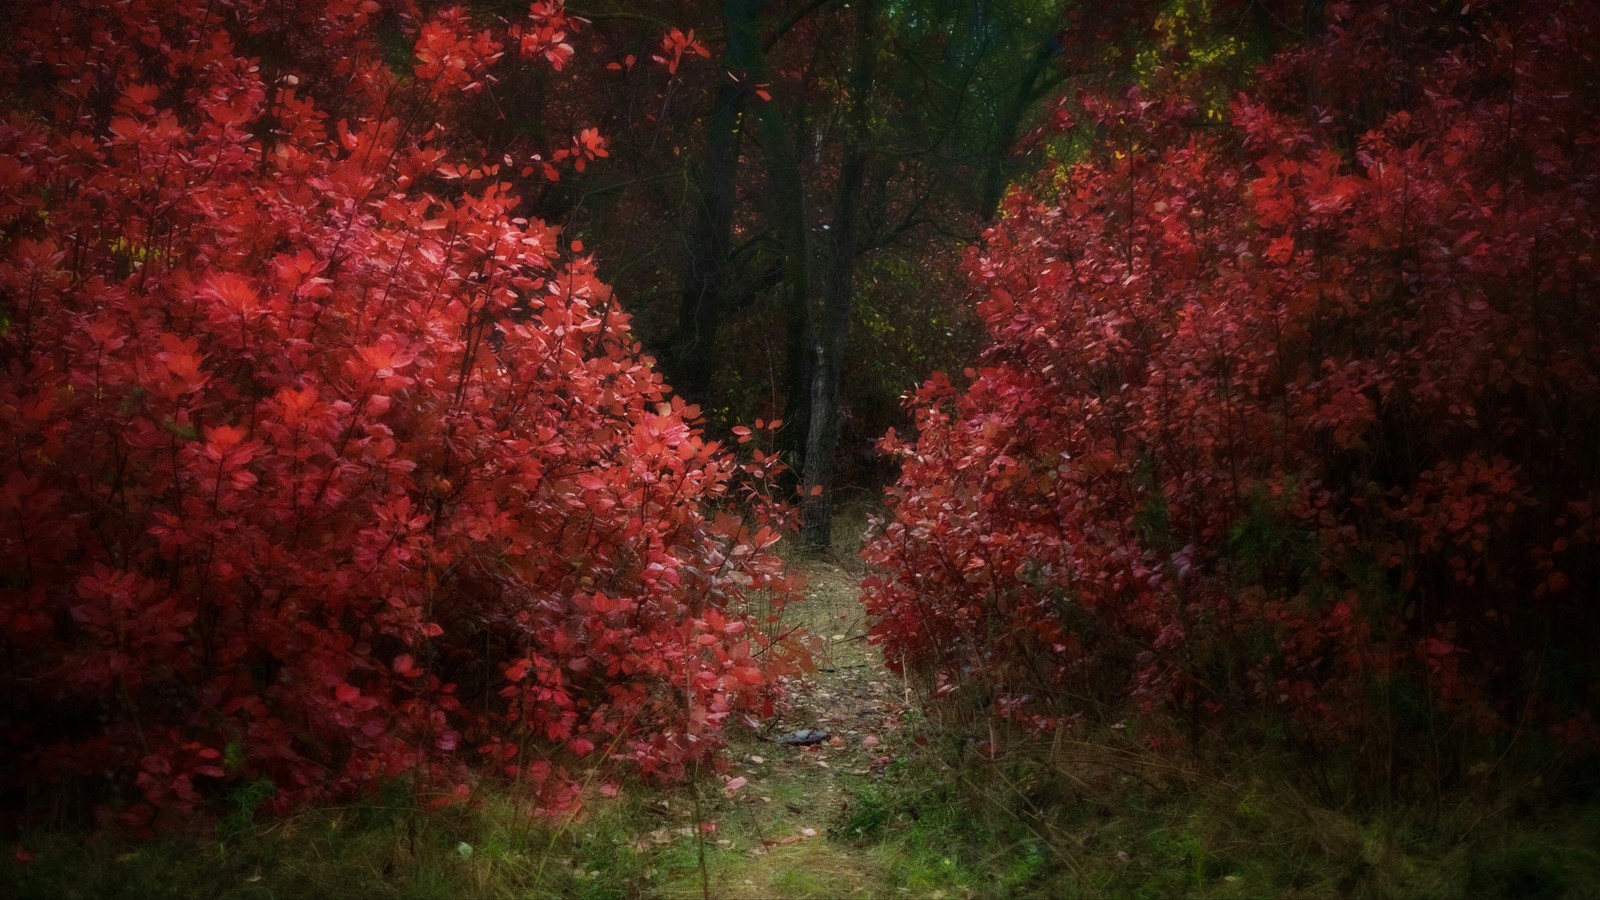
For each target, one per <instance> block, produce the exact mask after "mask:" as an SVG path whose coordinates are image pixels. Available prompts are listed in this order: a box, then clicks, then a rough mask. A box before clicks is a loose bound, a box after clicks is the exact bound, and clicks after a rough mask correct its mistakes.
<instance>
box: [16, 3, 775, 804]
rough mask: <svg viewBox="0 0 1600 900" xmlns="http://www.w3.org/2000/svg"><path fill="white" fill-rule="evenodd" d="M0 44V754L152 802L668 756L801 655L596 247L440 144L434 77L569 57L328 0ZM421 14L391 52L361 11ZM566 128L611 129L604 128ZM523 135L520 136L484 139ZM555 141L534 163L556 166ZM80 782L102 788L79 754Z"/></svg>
mask: <svg viewBox="0 0 1600 900" xmlns="http://www.w3.org/2000/svg"><path fill="white" fill-rule="evenodd" d="M10 15H11V16H12V17H13V20H14V22H15V25H14V26H13V28H14V31H13V32H12V33H13V34H14V40H13V41H12V44H11V46H9V47H8V48H7V49H6V51H5V52H4V53H3V54H0V84H4V85H6V86H7V88H6V91H5V95H6V97H7V99H6V100H4V101H0V103H3V106H0V370H3V371H0V646H3V651H0V696H3V697H4V698H5V700H4V703H3V704H0V705H3V712H0V741H3V743H0V748H3V749H0V759H3V762H0V772H3V774H0V779H3V783H0V790H3V791H5V792H6V793H7V794H9V795H11V796H12V797H16V796H17V792H20V791H21V790H23V788H24V787H26V786H28V785H30V784H33V783H36V782H38V781H39V780H41V779H42V780H51V781H56V780H63V779H75V780H77V782H78V783H79V784H80V785H88V786H89V788H88V792H87V796H89V797H90V799H92V800H95V801H97V802H108V801H109V802H110V803H109V805H107V806H105V807H104V808H105V809H107V810H120V811H121V814H122V817H123V818H124V819H125V820H126V821H129V822H133V823H145V822H149V821H151V820H152V819H153V818H155V817H157V816H162V815H168V814H172V813H182V812H185V811H187V810H190V809H192V808H194V807H195V806H196V805H198V804H200V803H202V802H203V801H204V800H205V799H206V798H207V797H211V796H215V795H217V794H218V793H220V792H221V791H223V790H225V789H226V788H227V786H228V785H230V784H234V783H239V782H244V781H253V780H259V779H263V778H266V779H271V780H272V782H274V783H275V784H276V786H277V788H278V792H277V795H276V798H275V800H274V801H273V802H274V804H275V805H276V806H277V807H278V808H287V807H289V806H292V805H295V804H299V803H303V802H307V801H311V800H317V799H326V798H333V797H338V796H345V795H349V794H351V793H352V792H355V791H358V790H360V789H363V788H364V787H366V786H369V785H372V784H374V783H375V782H378V781H380V780H383V779H391V778H396V777H400V776H405V777H407V778H411V779H415V780H416V783H417V784H418V786H419V788H420V789H421V790H422V791H423V792H424V793H427V794H431V795H433V796H436V797H443V798H451V797H458V796H462V795H464V794H465V792H466V790H467V787H466V785H467V774H468V771H469V766H470V767H476V768H477V770H478V771H481V772H485V773H489V774H493V775H506V776H510V777H513V778H516V779H519V780H520V781H521V782H523V783H524V784H525V785H526V786H527V787H528V789H530V790H532V791H535V792H538V794H539V795H540V796H542V798H543V799H542V802H543V804H544V806H545V807H546V808H547V809H556V808H559V807H560V806H561V805H562V804H564V803H566V802H568V801H569V800H570V799H571V798H572V782H571V779H570V778H569V776H568V774H567V773H568V771H569V767H570V766H571V764H572V763H573V761H575V760H579V759H583V758H585V757H588V756H590V755H591V754H595V753H605V754H607V755H608V756H610V757H614V758H620V759H625V760H629V761H631V762H632V763H633V764H634V765H635V766H636V768H637V770H638V771H639V772H641V773H643V774H645V775H647V776H659V777H664V778H673V777H678V776H681V775H682V774H683V773H684V772H685V770H686V767H689V766H692V765H696V764H698V763H701V762H704V761H706V760H708V759H709V758H710V756H711V754H712V752H713V751H714V749H715V748H716V747H717V746H718V744H719V736H720V734H721V731H722V728H723V726H724V724H725V723H726V722H728V720H729V719H730V717H735V716H739V715H743V714H747V713H750V712H759V711H760V710H761V709H762V708H763V707H764V706H766V707H770V704H771V701H772V690H773V685H772V681H771V677H772V675H773V674H774V673H775V672H778V671H782V670H783V667H784V666H785V665H787V664H788V663H787V662H786V659H787V654H786V653H785V652H784V648H782V647H779V646H776V645H774V644H773V643H772V641H771V640H769V634H770V632H769V631H768V630H766V629H765V626H766V624H767V622H768V619H767V618H766V616H767V614H768V612H769V611H770V610H776V609H779V608H781V605H782V603H783V602H784V601H785V600H786V599H788V598H789V597H790V596H791V595H792V594H793V589H794V584H793V582H791V581H790V580H789V578H788V577H787V576H785V574H784V572H783V570H782V567H781V565H780V564H779V562H778V561H777V560H776V558H775V557H773V556H772V555H770V554H769V553H767V552H765V548H767V547H768V546H770V544H771V543H772V542H773V541H775V540H776V537H777V533H776V532H775V531H774V530H773V528H772V527H770V526H772V525H775V524H777V522H776V521H775V517H776V516H778V515H779V514H778V513H777V512H776V511H775V510H774V509H773V508H770V507H768V508H766V509H765V512H762V511H759V510H758V512H757V513H756V514H755V515H754V516H753V517H752V518H750V519H749V521H746V520H743V519H741V518H739V517H737V516H734V515H732V514H729V513H725V512H715V511H714V510H715V509H717V508H721V507H727V506H730V505H732V504H731V500H732V499H734V498H733V497H731V496H730V495H732V494H734V493H738V492H743V491H746V490H754V489H755V488H756V487H758V486H759V483H760V481H761V479H762V478H763V477H764V476H765V475H767V474H769V473H770V469H771V466H772V461H771V460H767V459H764V458H762V457H760V456H759V455H758V456H757V459H756V462H754V463H748V464H741V463H739V462H737V461H735V460H734V459H732V458H731V457H730V456H729V455H728V454H727V453H725V452H724V451H723V449H722V448H720V447H719V446H718V445H717V444H715V443H708V442H706V441H705V440H704V439H703V438H702V437H701V435H700V434H699V433H698V431H697V430H695V428H694V427H692V424H691V423H692V421H693V419H694V417H695V415H696V413H695V412H694V410H693V409H692V408H685V406H684V405H683V403H682V402H681V401H679V400H676V399H674V398H671V397H670V395H669V393H668V391H667V389H666V387H665V386H664V385H663V384H662V383H661V381H660V379H659V377H658V376H657V375H656V374H655V372H654V371H653V369H652V366H651V363H650V361H649V360H648V359H647V358H643V357H642V356H641V355H640V352H639V348H638V346H637V344H635V343H634V342H633V341H632V339H631V337H630V336H629V332H628V318H627V316H626V314H625V313H623V312H622V311H621V310H620V308H619V307H618V304H617V302H616V301H615V299H614V298H613V297H612V296H611V293H610V291H609V290H608V289H607V287H606V286H605V285H604V284H602V283H600V282H599V281H597V280H596V278H595V276H594V267H593V264H592V262H591V261H590V259H589V258H587V257H583V256H580V255H577V254H578V253H580V252H581V248H578V247H576V246H574V247H573V248H571V250H572V252H570V253H568V252H564V251H563V249H562V246H561V242H560V241H559V236H558V234H557V233H556V231H555V230H554V229H551V228H549V227H547V226H545V225H544V224H543V223H541V222H539V221H536V220H529V219H527V218H524V217H522V216H521V215H520V214H519V212H518V200H517V198H516V197H515V196H514V195H513V193H512V192H511V190H510V185H509V184H508V183H507V182H506V177H507V175H509V173H510V172H511V171H514V170H518V169H519V168H520V169H521V174H522V175H523V176H526V174H527V171H528V170H529V168H530V167H534V166H535V164H534V163H531V162H530V163H529V165H527V166H524V165H523V163H524V162H528V161H522V160H508V161H499V162H495V163H491V164H477V163H470V164H462V163H458V162H456V161H455V160H454V157H453V154H452V148H451V147H450V144H449V143H448V142H449V139H450V136H451V132H450V129H449V128H448V127H447V126H446V125H440V124H436V123H438V122H440V121H444V122H448V121H449V110H450V103H451V102H452V97H454V96H457V95H459V94H461V93H473V92H475V91H482V90H483V89H484V86H485V83H486V82H492V74H491V73H492V71H493V67H494V66H495V65H497V64H502V61H503V59H504V58H510V59H514V60H518V61H519V62H521V63H522V64H538V65H555V66H557V67H559V66H560V65H562V64H563V63H564V61H565V59H566V58H567V56H569V55H570V54H571V52H572V47H571V44H570V43H568V35H569V32H571V31H573V30H574V29H575V28H576V27H577V26H578V25H579V24H580V23H578V22H576V21H575V20H572V19H569V18H568V17H566V16H565V14H564V13H563V12H562V10H561V7H560V4H559V3H558V2H555V3H552V2H539V3H535V4H534V5H533V7H532V9H531V11H530V14H529V16H528V17H527V18H526V19H525V20H523V21H520V22H518V23H515V24H513V25H512V26H510V27H509V28H507V29H503V30H501V31H498V32H496V31H490V30H481V31H480V30H475V29H474V27H473V26H472V25H471V24H470V23H469V22H468V20H467V19H466V18H465V17H464V16H463V15H461V14H460V13H459V12H458V11H455V10H444V11H443V12H441V13H440V14H439V15H437V16H432V17H429V16H425V15H423V14H422V13H420V12H419V11H418V10H417V8H416V6H415V5H413V4H408V3H403V2H402V3H398V4H394V5H380V4H378V3H373V2H365V3H354V2H347V0H327V2H320V3H302V4H298V5H288V6H286V5H284V4H276V3H266V2H258V0H234V2H218V3H211V2H203V0H132V2H127V3H119V4H104V3H98V2H92V0H80V2H71V0H55V2H45V0H37V2H28V3H24V4H22V5H21V6H20V7H19V8H16V9H13V10H12V11H11V12H10ZM380 25H384V26H385V27H390V28H394V29H397V30H398V32H397V33H399V34H402V35H405V36H406V37H407V38H408V39H409V40H413V41H415V42H416V45H417V54H416V57H415V62H414V65H413V67H412V68H411V70H410V71H404V70H403V67H402V69H401V70H399V71H397V70H396V69H395V68H393V66H392V64H385V62H384V60H385V57H384V54H383V52H382V50H381V48H380V47H379V45H378V43H377V40H376V38H375V34H376V32H377V29H378V27H379V26H380ZM584 137H585V139H584V140H583V141H581V142H575V144H574V146H578V147H580V150H574V151H571V152H570V153H558V154H556V155H555V157H554V160H553V161H555V162H561V161H564V160H569V161H570V162H572V163H573V164H581V163H582V162H583V161H584V160H585V159H586V158H595V157H597V156H603V155H604V154H603V151H598V152H590V153H587V154H585V153H583V152H580V151H581V150H582V148H588V149H589V150H591V151H593V150H595V148H597V147H599V146H600V144H599V138H598V137H597V136H594V135H585V136H584ZM506 162H509V163H511V164H512V165H511V166H509V167H508V168H506V172H505V173H502V171H501V170H502V164H503V163H506ZM549 162H550V161H543V162H540V163H537V164H536V165H537V167H538V168H539V169H540V170H541V171H544V172H545V173H546V175H547V176H548V177H556V175H557V173H556V172H555V170H554V169H553V168H550V167H549ZM95 785H99V787H95Z"/></svg>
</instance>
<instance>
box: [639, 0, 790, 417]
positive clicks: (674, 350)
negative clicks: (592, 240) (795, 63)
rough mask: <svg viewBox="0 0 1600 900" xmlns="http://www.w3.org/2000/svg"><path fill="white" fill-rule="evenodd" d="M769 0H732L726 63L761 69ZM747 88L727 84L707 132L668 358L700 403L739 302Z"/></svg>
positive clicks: (676, 380) (726, 20)
mask: <svg viewBox="0 0 1600 900" xmlns="http://www.w3.org/2000/svg"><path fill="white" fill-rule="evenodd" d="M764 5H766V4H765V0H727V2H726V3H725V4H724V5H723V9H722V19H723V26H724V27H725V28H726V29H727V35H728V43H727V50H726V53H725V59H724V62H725V64H726V65H727V66H728V68H729V70H730V71H734V72H741V73H743V72H748V71H749V70H751V69H752V68H754V67H756V65H757V63H758V57H757V33H756V14H757V13H758V12H759V11H760V9H761V7H762V6H764ZM746 94H747V90H746V89H745V85H744V84H742V83H738V82H732V83H730V82H729V81H726V80H725V81H723V82H722V85H721V87H720V88H718V90H717V92H716V97H715V101H714V102H715V107H714V108H713V110H712V113H711V122H710V124H709V126H708V129H707V134H706V155H705V160H704V162H703V163H702V164H701V165H700V167H699V171H698V172H697V173H696V176H697V177H696V181H697V182H698V187H699V198H698V202H697V205H696V208H695V210H694V225H693V227H692V229H691V231H690V236H689V247H688V257H687V259H686V260H685V263H684V274H683V291H682V294H681V297H680V299H679V303H678V330H677V333H676V334H675V335H674V336H673V339H672V343H671V345H670V346H669V348H668V352H667V354H666V359H665V360H664V363H665V367H666V371H667V377H668V379H669V380H670V381H671V383H672V386H673V389H674V390H676V391H677V392H678V394H680V395H681V396H683V397H684V398H685V399H687V400H689V401H690V402H693V403H704V402H706V400H707V398H708V396H709V393H710V389H711V378H712V376H713V375H714V374H715V373H716V370H717V361H718V354H717V350H718V342H717V332H718V331H719V330H720V329H721V327H722V322H723V319H724V318H725V317H726V316H727V314H728V311H729V306H730V304H731V295H730V291H729V284H728V281H729V267H730V265H731V262H732V260H731V256H732V253H733V211H734V203H735V200H736V199H737V187H736V186H737V179H738V174H739V132H740V129H739V119H740V115H741V113H742V112H743V109H744V107H745V95H746Z"/></svg>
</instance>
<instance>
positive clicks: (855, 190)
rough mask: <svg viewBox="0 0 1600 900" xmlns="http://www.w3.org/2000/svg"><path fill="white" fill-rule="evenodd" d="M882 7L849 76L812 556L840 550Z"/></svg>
mask: <svg viewBox="0 0 1600 900" xmlns="http://www.w3.org/2000/svg"><path fill="white" fill-rule="evenodd" d="M876 6H877V4H876V3H875V2H874V0H858V5H857V7H856V18H857V23H858V31H857V37H856V41H857V43H856V55H855V63H854V65H853V66H852V71H851V73H850V121H849V129H850V130H849V134H848V136H847V137H846V139H845V147H844V156H843V159H842V161H841V163H840V167H839V186H838V195H837V196H836V197H835V198H834V216H833V227H832V232H833V239H834V245H833V253H832V254H831V255H830V258H829V260H828V274H827V280H826V282H825V283H824V285H823V292H824V293H823V307H822V321H821V322H820V323H819V327H818V329H817V333H816V337H815V340H814V342H813V343H814V347H815V350H814V353H815V361H816V371H815V372H814V373H812V376H811V421H810V422H809V423H808V427H807V429H806V455H805V469H804V474H803V476H802V478H801V485H802V487H803V488H804V490H805V494H804V496H803V498H802V500H801V503H800V517H801V544H802V545H803V546H804V547H805V548H806V549H807V550H809V551H811V552H821V551H826V550H827V549H828V548H829V547H830V545H831V544H832V542H833V537H832V530H833V467H834V465H833V464H834V456H835V454H836V453H837V452H838V449H839V417H840V408H839V398H840V388H841V385H842V381H843V372H844V351H845V346H846V341H847V339H848V338H849V336H850V314H851V308H852V306H853V301H854V298H855V263H856V238H857V236H856V231H857V227H856V218H857V212H858V209H859V207H860V199H861V189H862V184H863V182H864V181H865V179H866V168H867V156H868V147H867V130H868V128H867V126H868V114H869V111H870V106H869V102H870V98H869V95H870V94H871V92H872V86H873V77H874V74H873V68H874V63H875V61H876V57H877V40H876V34H875V33H876V30H877V9H876Z"/></svg>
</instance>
